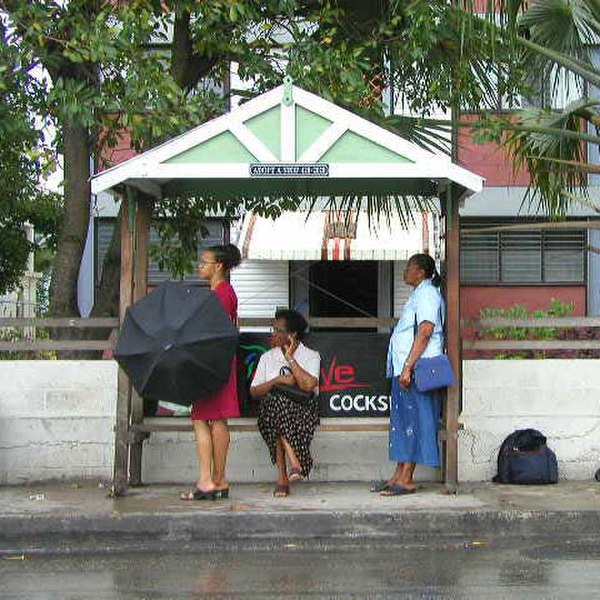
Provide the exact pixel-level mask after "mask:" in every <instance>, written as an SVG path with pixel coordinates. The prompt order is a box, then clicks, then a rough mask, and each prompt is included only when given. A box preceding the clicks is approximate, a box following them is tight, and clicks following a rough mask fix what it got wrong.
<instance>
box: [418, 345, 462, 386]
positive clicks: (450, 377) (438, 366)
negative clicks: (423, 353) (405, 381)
mask: <svg viewBox="0 0 600 600" xmlns="http://www.w3.org/2000/svg"><path fill="white" fill-rule="evenodd" d="M413 379H414V382H415V385H416V386H417V389H418V390H419V391H420V392H430V391H431V390H439V389H440V388H445V387H449V386H452V385H454V384H455V383H456V379H455V377H454V372H453V371H452V365H451V364H450V361H449V360H448V357H447V356H446V355H445V354H440V355H439V356H432V357H431V358H420V359H419V360H418V361H417V362H416V363H415V366H414V369H413Z"/></svg>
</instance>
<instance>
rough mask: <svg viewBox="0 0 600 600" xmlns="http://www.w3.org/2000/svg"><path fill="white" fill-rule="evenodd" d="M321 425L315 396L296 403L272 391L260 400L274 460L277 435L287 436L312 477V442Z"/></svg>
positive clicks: (262, 430) (260, 423) (262, 424)
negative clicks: (318, 426)
mask: <svg viewBox="0 0 600 600" xmlns="http://www.w3.org/2000/svg"><path fill="white" fill-rule="evenodd" d="M318 424H319V401H318V399H317V398H311V399H310V400H307V401H305V402H294V401H293V400H290V399H289V398H288V397H287V396H286V395H285V394H284V393H282V392H279V391H272V392H270V393H268V394H267V395H266V396H264V397H263V399H262V400H261V402H260V407H259V409H258V429H259V431H260V434H261V435H262V437H263V439H264V440H265V443H266V444H267V446H268V448H269V454H270V455H271V462H272V463H273V464H275V463H276V459H277V438H279V437H283V438H285V439H286V440H287V441H288V443H289V444H290V446H291V447H292V449H293V450H294V453H295V454H296V456H297V458H298V460H299V461H300V466H301V468H302V474H303V475H304V477H308V474H309V473H310V470H311V469H312V466H313V459H312V456H311V455H310V443H311V442H312V439H313V436H314V435H315V429H316V428H317V425H318Z"/></svg>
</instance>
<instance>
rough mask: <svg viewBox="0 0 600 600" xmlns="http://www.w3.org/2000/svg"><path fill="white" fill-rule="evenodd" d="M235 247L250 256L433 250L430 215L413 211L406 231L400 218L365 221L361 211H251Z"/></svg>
mask: <svg viewBox="0 0 600 600" xmlns="http://www.w3.org/2000/svg"><path fill="white" fill-rule="evenodd" d="M239 247H240V249H241V251H242V256H243V258H244V259H250V260H407V259H408V258H409V257H410V256H411V255H413V254H415V253H417V252H428V253H430V254H433V253H434V218H433V215H432V214H431V213H420V214H416V215H415V216H414V222H413V223H411V224H410V225H409V227H408V229H407V228H406V227H405V226H404V225H403V223H402V222H401V220H400V218H399V217H392V218H391V219H390V220H389V221H388V220H386V219H385V218H382V219H381V220H380V221H379V222H377V221H376V220H374V219H371V221H370V222H369V218H368V216H367V214H366V213H364V212H360V213H358V215H357V214H356V213H355V214H350V215H348V214H347V213H346V212H342V211H319V212H312V213H310V214H309V213H307V212H300V211H298V212H284V213H283V214H282V215H281V216H279V217H277V218H276V219H270V218H266V217H260V216H258V215H256V214H254V213H249V214H247V215H246V217H245V218H244V222H243V224H242V230H241V235H240V242H239Z"/></svg>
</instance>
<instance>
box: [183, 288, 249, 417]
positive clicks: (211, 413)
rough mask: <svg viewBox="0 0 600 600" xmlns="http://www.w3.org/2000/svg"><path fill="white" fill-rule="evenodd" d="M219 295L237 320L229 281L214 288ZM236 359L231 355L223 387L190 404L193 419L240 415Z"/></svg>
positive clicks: (234, 299) (233, 294)
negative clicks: (229, 368)
mask: <svg viewBox="0 0 600 600" xmlns="http://www.w3.org/2000/svg"><path fill="white" fill-rule="evenodd" d="M213 291H214V292H215V294H217V296H218V297H219V300H220V301H221V304H222V306H223V309H224V310H225V313H226V314H227V315H229V318H230V319H231V320H232V321H233V322H234V323H235V321H236V320H237V296H236V295H235V291H234V289H233V287H231V285H229V283H227V282H226V281H222V282H221V283H220V284H219V285H218V286H217V287H216V288H215V289H214V290H213ZM236 367H237V361H236V357H235V356H234V357H233V360H232V361H231V371H230V372H229V379H228V380H227V383H226V384H225V387H223V388H222V389H220V390H219V391H218V392H215V393H214V394H211V395H210V396H205V397H204V398H202V399H201V400H196V402H194V404H192V420H193V421H215V420H217V419H227V418H230V417H239V416H240V406H239V403H238V396H237V372H236V371H237V369H236Z"/></svg>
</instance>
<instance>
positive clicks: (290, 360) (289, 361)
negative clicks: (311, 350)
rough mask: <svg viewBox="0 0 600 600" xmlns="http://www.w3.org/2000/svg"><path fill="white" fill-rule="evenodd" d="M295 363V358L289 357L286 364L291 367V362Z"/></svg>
mask: <svg viewBox="0 0 600 600" xmlns="http://www.w3.org/2000/svg"><path fill="white" fill-rule="evenodd" d="M295 363H296V359H295V358H290V359H289V360H288V361H287V364H288V365H289V366H290V367H291V366H292V365H293V364H295Z"/></svg>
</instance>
